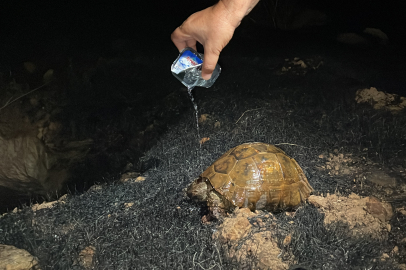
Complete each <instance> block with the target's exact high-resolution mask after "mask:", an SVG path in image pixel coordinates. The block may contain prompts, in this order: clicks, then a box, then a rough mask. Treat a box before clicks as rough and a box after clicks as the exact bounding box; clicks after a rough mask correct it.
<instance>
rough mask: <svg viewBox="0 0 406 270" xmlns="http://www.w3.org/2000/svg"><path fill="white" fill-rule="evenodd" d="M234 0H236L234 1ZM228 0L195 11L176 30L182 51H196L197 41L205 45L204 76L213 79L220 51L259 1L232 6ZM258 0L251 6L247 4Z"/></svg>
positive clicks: (233, 4)
mask: <svg viewBox="0 0 406 270" xmlns="http://www.w3.org/2000/svg"><path fill="white" fill-rule="evenodd" d="M230 1H233V0H230ZM230 1H228V0H223V1H219V2H218V3H217V4H216V5H214V6H211V7H209V8H206V9H204V10H202V11H199V12H196V13H194V14H192V15H191V16H190V17H189V18H188V19H187V20H186V21H184V22H183V24H182V25H181V26H179V27H178V28H176V30H175V31H174V32H173V33H172V35H171V39H172V41H173V43H174V44H175V46H176V47H177V48H178V50H179V51H181V50H183V49H184V48H186V47H191V48H193V49H195V50H196V42H199V43H200V44H202V45H203V47H204V60H203V66H202V77H203V79H205V80H208V79H210V78H211V75H212V73H213V70H214V68H215V67H216V64H217V61H218V59H219V56H220V52H221V51H222V50H223V48H224V47H225V46H226V45H227V44H228V43H229V41H230V40H231V38H232V37H233V34H234V31H235V29H236V28H237V27H238V26H239V25H240V23H241V20H242V18H243V17H244V16H245V15H246V14H248V12H249V11H250V10H251V9H252V8H253V6H255V4H256V3H257V2H258V1H257V0H251V1H247V0H242V1H245V2H244V4H241V5H240V6H235V4H236V3H237V2H238V1H240V0H236V1H234V2H233V3H231V4H230V5H228V2H230ZM251 2H252V3H254V4H253V5H251V6H248V5H246V4H245V3H251Z"/></svg>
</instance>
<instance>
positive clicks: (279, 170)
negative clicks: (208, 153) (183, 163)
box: [200, 142, 313, 211]
mask: <svg viewBox="0 0 406 270" xmlns="http://www.w3.org/2000/svg"><path fill="white" fill-rule="evenodd" d="M200 177H201V178H202V179H208V180H209V182H210V184H211V185H212V186H213V188H214V189H215V190H216V191H217V192H218V193H219V194H220V196H224V198H225V199H227V200H228V201H229V202H230V203H231V204H232V205H233V206H237V207H240V208H241V207H248V208H250V209H251V210H255V209H266V210H269V211H277V210H285V209H288V208H295V207H296V206H298V205H299V204H300V203H302V202H303V201H304V200H306V199H307V198H308V197H309V195H310V193H311V192H312V190H313V189H312V187H311V186H310V185H309V182H308V181H307V178H306V176H305V174H304V173H303V170H302V169H301V168H300V166H299V164H298V163H297V162H296V161H295V160H294V159H293V158H291V157H289V156H288V155H286V154H285V152H283V151H282V150H281V149H279V148H278V147H276V146H274V145H270V144H266V143H259V142H254V143H244V144H241V145H239V146H237V147H235V148H232V149H230V150H229V151H228V152H227V153H225V154H224V155H222V156H221V157H220V158H219V159H218V160H217V161H215V162H214V163H213V164H212V165H211V166H210V167H208V168H207V169H206V170H205V171H204V172H203V173H202V174H201V175H200Z"/></svg>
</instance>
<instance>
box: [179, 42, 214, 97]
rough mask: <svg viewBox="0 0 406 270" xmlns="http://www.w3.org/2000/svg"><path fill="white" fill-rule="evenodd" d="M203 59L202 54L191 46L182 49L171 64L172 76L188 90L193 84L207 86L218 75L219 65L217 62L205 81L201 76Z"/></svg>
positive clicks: (211, 83)
mask: <svg viewBox="0 0 406 270" xmlns="http://www.w3.org/2000/svg"><path fill="white" fill-rule="evenodd" d="M203 59H204V55H203V54H201V53H198V52H197V51H195V50H193V49H192V48H185V49H183V50H182V51H181V52H180V53H179V56H178V58H176V60H175V61H174V62H173V64H172V66H171V71H172V74H173V76H175V77H176V78H177V79H178V80H179V81H180V82H181V83H183V85H185V86H186V87H187V88H188V89H189V90H192V89H193V88H194V87H195V86H201V87H206V88H209V87H210V86H212V85H213V84H214V82H215V81H216V80H217V78H218V77H219V75H220V72H221V67H220V65H219V64H217V65H216V67H215V69H214V71H213V75H212V76H211V78H210V79H209V80H207V81H206V80H205V79H203V78H202V64H203Z"/></svg>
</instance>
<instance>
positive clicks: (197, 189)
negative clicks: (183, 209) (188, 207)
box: [187, 177, 208, 202]
mask: <svg viewBox="0 0 406 270" xmlns="http://www.w3.org/2000/svg"><path fill="white" fill-rule="evenodd" d="M207 182H208V179H207V178H203V177H199V178H197V179H196V180H195V181H193V182H192V184H190V185H189V187H188V188H187V196H188V197H189V198H191V199H193V200H195V201H198V202H205V201H207V194H208V185H207Z"/></svg>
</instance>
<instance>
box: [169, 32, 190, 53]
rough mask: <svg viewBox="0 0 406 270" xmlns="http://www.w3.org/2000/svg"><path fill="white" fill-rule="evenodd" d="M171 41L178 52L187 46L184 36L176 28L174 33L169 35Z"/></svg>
mask: <svg viewBox="0 0 406 270" xmlns="http://www.w3.org/2000/svg"><path fill="white" fill-rule="evenodd" d="M171 40H172V42H173V44H175V46H176V48H178V50H179V51H181V50H183V49H184V48H185V47H186V46H187V45H186V38H185V35H184V34H183V32H182V30H180V28H179V27H178V28H176V29H175V31H173V33H172V34H171Z"/></svg>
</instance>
